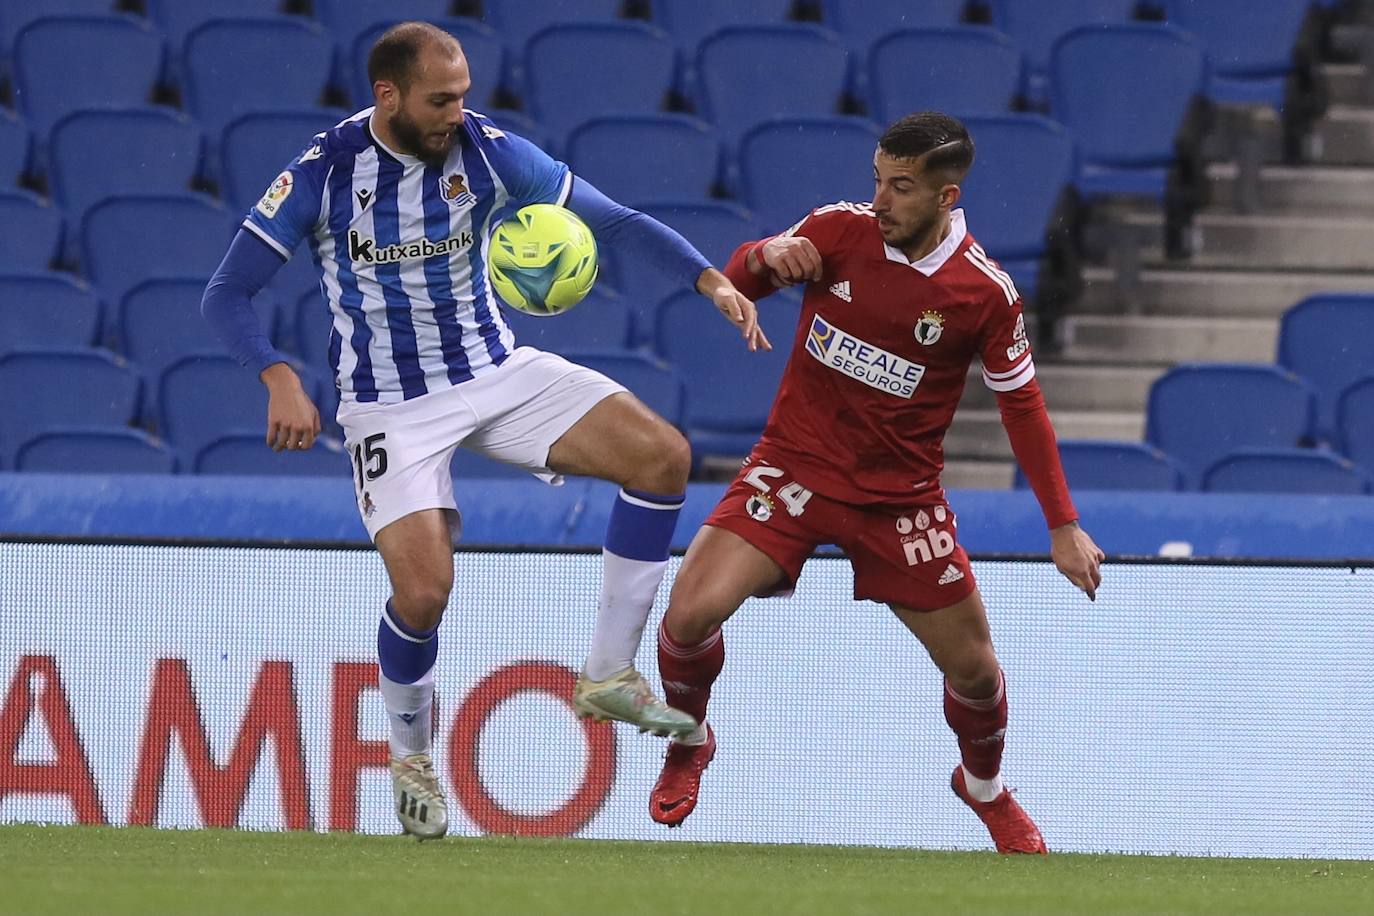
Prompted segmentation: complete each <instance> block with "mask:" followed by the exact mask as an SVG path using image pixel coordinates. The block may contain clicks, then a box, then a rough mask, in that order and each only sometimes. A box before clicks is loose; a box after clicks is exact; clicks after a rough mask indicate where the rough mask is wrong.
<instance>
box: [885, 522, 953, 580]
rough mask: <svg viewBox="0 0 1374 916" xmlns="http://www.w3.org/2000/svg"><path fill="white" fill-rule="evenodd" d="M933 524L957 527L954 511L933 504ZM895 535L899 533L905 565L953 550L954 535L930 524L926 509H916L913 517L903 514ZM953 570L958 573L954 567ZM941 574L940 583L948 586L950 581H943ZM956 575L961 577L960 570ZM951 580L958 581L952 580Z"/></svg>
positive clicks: (927, 559) (938, 558)
mask: <svg viewBox="0 0 1374 916" xmlns="http://www.w3.org/2000/svg"><path fill="white" fill-rule="evenodd" d="M934 516H935V520H934V521H935V524H936V525H937V526H943V525H945V523H946V522H948V523H949V524H948V528H950V529H953V528H955V527H957V526H958V522H956V521H955V519H954V513H952V512H950V511H949V510H948V509H946V508H945V507H944V506H936V507H935V510H934ZM897 534H898V535H900V536H901V544H902V553H903V554H904V555H905V556H906V565H908V566H920V565H921V564H922V563H929V562H930V561H931V560H941V559H944V558H945V557H947V556H949V555H950V554H952V553H954V548H955V546H956V544H955V540H954V535H953V533H952V532H951V531H947V530H944V528H941V527H931V518H930V516H929V515H927V514H926V510H924V509H921V510H919V511H918V512H917V513H916V515H915V516H913V517H911V518H908V517H907V516H905V515H903V516H901V517H900V518H898V519H897ZM955 572H959V571H958V570H957V569H956V570H955ZM944 575H945V576H948V575H949V570H945V574H944ZM943 578H944V577H943V576H942V577H941V581H940V583H939V584H940V585H948V584H949V582H945V581H943ZM957 578H963V574H962V573H960V574H959V576H958V577H957ZM949 581H950V582H954V581H957V579H951V580H949Z"/></svg>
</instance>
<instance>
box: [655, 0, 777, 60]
mask: <svg viewBox="0 0 1374 916" xmlns="http://www.w3.org/2000/svg"><path fill="white" fill-rule="evenodd" d="M791 11H792V0H749V2H748V3H741V2H739V0H654V2H653V12H654V21H655V22H657V23H658V24H659V25H660V26H662V27H663V28H664V29H665V30H666V31H667V32H668V33H669V34H670V35H672V36H673V40H674V42H675V43H676V44H677V46H678V48H680V49H681V50H682V52H683V54H684V55H685V56H686V57H687V58H688V59H691V57H692V55H693V54H694V53H695V52H696V50H697V48H698V47H700V46H701V42H702V39H704V38H705V37H706V36H707V35H709V34H710V33H711V32H712V31H714V30H715V29H718V28H721V27H723V26H755V25H761V26H768V25H779V24H781V23H784V22H786V21H787V19H788V16H789V14H790V13H791Z"/></svg>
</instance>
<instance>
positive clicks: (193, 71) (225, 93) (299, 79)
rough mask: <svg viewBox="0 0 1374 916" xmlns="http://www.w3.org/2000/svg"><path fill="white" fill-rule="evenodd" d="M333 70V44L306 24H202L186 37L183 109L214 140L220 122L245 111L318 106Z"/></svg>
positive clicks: (285, 21) (221, 126)
mask: <svg viewBox="0 0 1374 916" xmlns="http://www.w3.org/2000/svg"><path fill="white" fill-rule="evenodd" d="M286 62H289V66H285V65H284V63H286ZM333 67H334V42H333V41H332V40H331V39H330V37H329V35H328V33H326V32H325V31H324V29H322V28H320V27H319V26H318V25H315V24H314V23H312V22H306V21H305V20H300V19H288V18H285V17H283V18H280V19H225V20H221V21H211V22H207V23H206V24H205V25H202V26H201V27H199V28H198V29H196V30H195V31H194V32H192V33H191V34H190V36H188V37H187V39H186V49H185V52H184V61H183V68H184V69H185V71H186V101H187V108H189V109H190V111H191V113H192V114H194V115H195V116H196V118H197V119H198V120H199V121H200V122H201V124H202V125H204V127H205V130H206V133H208V134H209V135H210V136H211V137H218V136H219V135H220V132H221V131H222V130H223V129H224V127H225V125H226V124H228V123H229V122H230V121H232V120H234V119H235V118H237V117H239V116H240V115H244V114H248V113H249V112H263V111H298V110H300V109H302V108H310V107H312V106H315V105H318V104H319V103H320V101H321V99H322V98H323V96H324V93H325V89H326V87H327V86H328V85H329V79H330V76H331V74H332V71H333Z"/></svg>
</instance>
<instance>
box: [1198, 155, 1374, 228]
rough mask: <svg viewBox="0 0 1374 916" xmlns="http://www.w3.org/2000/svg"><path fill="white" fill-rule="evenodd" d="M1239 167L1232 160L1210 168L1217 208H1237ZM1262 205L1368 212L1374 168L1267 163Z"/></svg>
mask: <svg viewBox="0 0 1374 916" xmlns="http://www.w3.org/2000/svg"><path fill="white" fill-rule="evenodd" d="M1238 171H1239V170H1238V169H1237V167H1236V165H1235V163H1231V162H1218V163H1215V164H1213V165H1211V166H1210V167H1209V168H1208V169H1207V177H1208V181H1209V183H1210V185H1211V189H1212V207H1213V208H1215V209H1218V210H1232V209H1234V208H1235V206H1236V176H1237V172H1238ZM1259 207H1260V210H1261V212H1265V213H1280V214H1290V213H1291V214H1299V213H1313V212H1317V213H1324V214H1328V215H1331V216H1357V215H1368V214H1369V213H1371V212H1374V168H1364V167H1358V166H1282V165H1270V166H1265V167H1263V168H1261V169H1260V199H1259Z"/></svg>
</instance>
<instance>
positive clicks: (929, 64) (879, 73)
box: [868, 25, 1021, 124]
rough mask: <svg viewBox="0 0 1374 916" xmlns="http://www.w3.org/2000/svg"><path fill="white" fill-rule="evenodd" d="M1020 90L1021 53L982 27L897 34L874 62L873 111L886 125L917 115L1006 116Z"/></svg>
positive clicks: (886, 40) (870, 64)
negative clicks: (920, 113)
mask: <svg viewBox="0 0 1374 916" xmlns="http://www.w3.org/2000/svg"><path fill="white" fill-rule="evenodd" d="M1020 85H1021V54H1020V52H1019V51H1017V50H1016V47H1015V46H1014V45H1012V43H1011V42H1010V41H1009V40H1008V39H1007V37H1006V36H1005V35H1002V34H1001V33H999V32H994V31H993V30H992V29H988V28H984V27H981V26H972V25H970V26H960V27H956V28H950V29H908V30H906V31H902V32H895V33H893V34H891V35H888V36H887V37H886V38H884V39H882V40H881V41H879V42H878V43H877V44H875V45H874V46H873V52H872V53H871V54H870V55H869V57H868V91H869V99H870V105H869V110H870V111H871V112H872V114H873V117H875V118H876V119H878V120H879V121H881V122H883V123H884V124H887V123H891V122H892V121H895V120H897V119H898V118H900V117H902V116H903V115H906V114H910V113H911V112H913V111H945V112H949V113H950V114H953V115H956V116H958V117H961V118H963V117H967V116H970V115H995V114H1003V113H1005V112H1008V111H1010V110H1011V106H1012V102H1013V101H1014V100H1015V98H1016V93H1017V90H1018V89H1019V88H1020Z"/></svg>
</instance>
